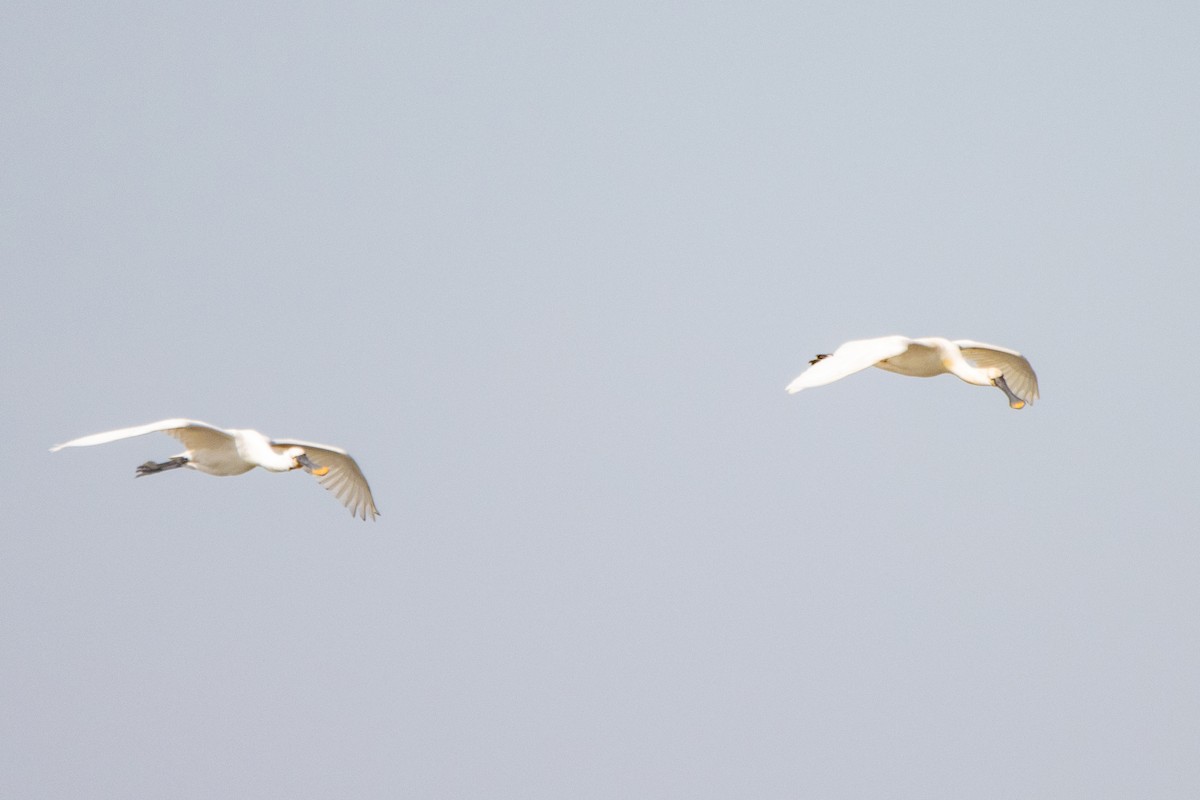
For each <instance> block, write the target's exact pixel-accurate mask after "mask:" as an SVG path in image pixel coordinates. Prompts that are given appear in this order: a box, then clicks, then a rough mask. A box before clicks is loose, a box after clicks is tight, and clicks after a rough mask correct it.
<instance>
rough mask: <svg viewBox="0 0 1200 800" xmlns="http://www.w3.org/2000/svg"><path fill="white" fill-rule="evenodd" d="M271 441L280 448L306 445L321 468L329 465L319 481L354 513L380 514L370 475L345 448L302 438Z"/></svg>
mask: <svg viewBox="0 0 1200 800" xmlns="http://www.w3.org/2000/svg"><path fill="white" fill-rule="evenodd" d="M271 444H273V445H275V446H278V447H303V448H304V452H305V453H307V454H308V457H309V458H311V459H312V461H313V463H315V464H316V465H317V466H319V467H329V472H327V473H325V474H324V475H318V476H317V480H318V481H320V483H321V485H322V486H324V487H325V488H326V489H328V490H329V491H330V492H331V493H332V494H333V496H334V497H336V498H337V499H338V501H339V502H340V503H341V504H342V505H344V506H345V507H346V508H348V509H350V514H351V515H352V516H355V517H358V518H360V519H366V518H367V515H370V517H371V519H375V517H376V516H378V515H379V509H377V508H376V507H375V500H374V499H373V498H372V497H371V487H370V485H368V484H367V478H366V476H365V475H363V473H362V470H361V469H359V466H358V462H357V461H355V460H354V459H353V458H352V457H351V456H350V454H349V453H347V452H346V451H345V450H343V449H342V448H340V447H334V446H333V445H328V444H315V443H313V442H305V441H301V440H299V439H272V440H271Z"/></svg>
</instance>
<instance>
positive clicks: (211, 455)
mask: <svg viewBox="0 0 1200 800" xmlns="http://www.w3.org/2000/svg"><path fill="white" fill-rule="evenodd" d="M159 431H161V432H163V433H165V434H168V435H170V436H174V437H175V438H176V439H178V440H179V441H181V442H183V444H184V446H185V447H186V448H187V449H186V450H184V451H183V452H182V453H180V454H179V455H177V456H174V457H172V458H171V459H170V460H168V461H166V462H163V463H161V464H159V463H155V462H153V461H147V462H146V463H145V464H142V465H141V466H140V467H138V468H137V476H138V477H140V476H142V475H153V474H154V473H156V472H162V471H164V470H169V469H177V468H180V467H187V468H188V469H194V470H198V471H200V472H204V473H207V474H209V475H241V474H243V473H245V472H249V471H250V470H252V469H254V468H255V467H262V468H263V469H265V470H268V471H270V472H289V471H291V470H294V469H303V470H305V471H306V472H310V473H312V474H313V475H316V476H317V480H319V481H320V482H321V485H322V486H324V487H325V488H326V489H328V490H329V491H331V492H333V494H334V495H335V496H336V497H337V499H338V500H340V501H341V502H342V504H343V505H344V506H346V508H348V509H350V513H351V514H352V515H354V516H356V517H359V518H361V519H364V520H365V519H366V518H367V515H368V514H369V515H370V516H371V519H375V517H376V515H378V514H379V510H378V509H376V508H375V501H374V500H373V499H372V498H371V487H370V486H368V485H367V479H366V478H365V477H364V476H363V474H362V470H361V469H359V468H358V464H357V463H356V462H355V460H354V459H353V458H351V457H350V454H349V453H347V452H346V451H345V450H343V449H341V448H340V447H333V446H332V445H327V444H314V443H312V442H303V441H300V440H299V439H269V438H267V437H266V436H264V435H263V434H261V433H259V432H258V431H253V430H248V429H243V430H234V429H231V430H224V429H222V428H218V427H216V426H214V425H209V424H208V423H206V422H198V421H196V420H194V419H164V420H161V421H159V422H151V423H150V424H149V425H139V426H137V427H134V428H121V429H120V430H116V431H106V432H104V433H94V434H92V435H91V436H83V437H80V438H79V439H72V440H71V441H69V442H64V443H63V444H59V445H55V446H54V447H51V448H50V452H52V453H53V452H57V451H59V450H61V449H63V448H64V447H86V446H89V445H94V444H105V443H107V442H115V441H117V440H118V439H129V438H131V437H134V436H143V435H145V434H147V433H156V432H159Z"/></svg>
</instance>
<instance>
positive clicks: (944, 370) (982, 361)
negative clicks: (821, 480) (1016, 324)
mask: <svg viewBox="0 0 1200 800" xmlns="http://www.w3.org/2000/svg"><path fill="white" fill-rule="evenodd" d="M809 364H810V366H809V368H808V369H806V370H805V371H804V372H802V373H801V374H800V376H799V377H798V378H796V380H794V381H792V382H791V383H790V384H788V386H787V390H788V392H790V393H793V394H794V393H796V392H798V391H800V390H801V389H810V388H812V387H814V386H824V385H825V384H827V383H833V382H834V381H836V380H841V379H842V378H844V377H846V376H847V375H852V374H854V373H855V372H859V371H860V370H864V369H866V368H867V367H879V368H880V369H883V370H887V371H888V372H895V373H897V374H899V375H910V376H913V377H916V378H929V377H932V376H934V375H943V374H950V375H954V376H955V377H958V378H961V379H962V380H964V381H966V382H967V383H970V384H974V385H976V386H995V387H997V388H999V389H1001V390H1003V392H1004V394H1005V395H1007V396H1008V404H1009V406H1011V407H1012V408H1024V407H1025V404H1026V403H1032V402H1033V401H1034V400H1037V399H1038V383H1037V375H1035V374H1034V372H1033V367H1031V366H1029V361H1027V360H1026V359H1025V356H1023V355H1021V354H1020V353H1018V352H1017V351H1016V350H1009V349H1008V348H1007V347H999V346H997V345H994V344H983V343H982V342H972V341H970V340H967V339H959V340H957V341H950V340H949V339H942V338H938V337H928V338H924V339H909V338H907V337H905V336H883V337H880V338H878V339H856V340H854V341H851V342H846V343H845V344H843V345H842V346H841V347H839V348H838V349H837V350H834V351H833V354H832V355H819V356H817V357H816V358H814V359H813V360H812V361H810V362H809Z"/></svg>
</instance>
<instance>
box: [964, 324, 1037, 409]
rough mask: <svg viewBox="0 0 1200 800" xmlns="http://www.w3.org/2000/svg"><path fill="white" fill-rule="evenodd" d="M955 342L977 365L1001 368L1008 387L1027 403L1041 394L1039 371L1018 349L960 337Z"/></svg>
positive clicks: (970, 360)
mask: <svg viewBox="0 0 1200 800" xmlns="http://www.w3.org/2000/svg"><path fill="white" fill-rule="evenodd" d="M954 344H956V345H957V346H958V349H959V350H961V351H962V354H963V358H965V359H966V360H967V361H969V362H971V363H972V364H974V365H975V366H977V367H996V368H997V369H999V370H1000V371H1001V372H1002V373H1003V374H1004V382H1005V383H1007V384H1008V388H1009V389H1011V390H1012V392H1013V394H1015V395H1016V396H1017V397H1019V398H1021V399H1022V400H1024V401H1025V402H1026V403H1032V402H1033V401H1034V400H1037V399H1038V397H1039V396H1040V395H1039V394H1038V380H1037V373H1035V372H1034V371H1033V367H1032V366H1030V364H1029V360H1028V359H1027V358H1025V356H1023V355H1021V354H1020V353H1018V352H1017V351H1016V350H1009V349H1008V348H1007V347H1000V346H999V345H994V344H984V343H983V342H972V341H970V340H969V339H960V340H958V341H956V342H955V343H954Z"/></svg>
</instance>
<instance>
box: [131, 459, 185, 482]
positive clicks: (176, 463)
mask: <svg viewBox="0 0 1200 800" xmlns="http://www.w3.org/2000/svg"><path fill="white" fill-rule="evenodd" d="M187 463H188V460H187V459H186V458H184V457H183V456H175V457H174V458H172V459H171V460H170V461H164V462H163V463H161V464H157V463H155V462H153V461H147V462H146V463H145V464H142V465H141V466H140V467H138V468H137V474H136V475H134V476H133V477H135V478H140V477H142V476H143V475H153V474H155V473H156V472H165V471H166V470H169V469H179V468H180V467H182V466H186V465H187Z"/></svg>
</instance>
